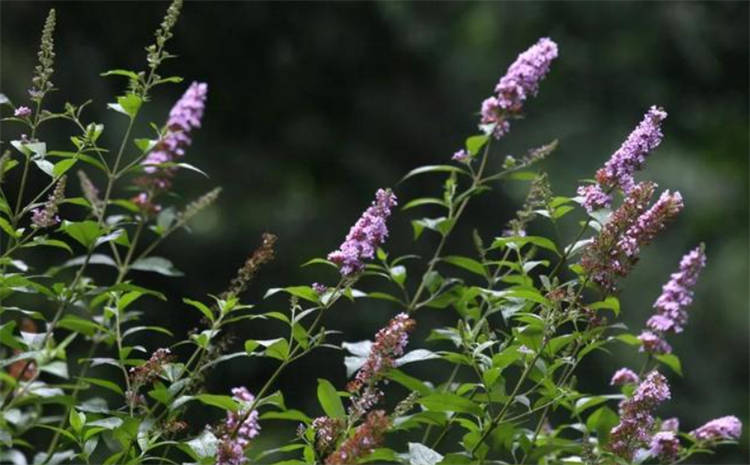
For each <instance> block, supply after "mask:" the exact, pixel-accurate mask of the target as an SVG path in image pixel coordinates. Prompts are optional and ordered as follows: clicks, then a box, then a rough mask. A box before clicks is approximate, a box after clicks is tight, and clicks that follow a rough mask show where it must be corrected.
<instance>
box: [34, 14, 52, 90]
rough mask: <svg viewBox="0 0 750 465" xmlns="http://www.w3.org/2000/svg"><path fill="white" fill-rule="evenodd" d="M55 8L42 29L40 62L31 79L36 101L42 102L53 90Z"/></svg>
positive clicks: (48, 15) (38, 53)
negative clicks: (45, 95)
mask: <svg viewBox="0 0 750 465" xmlns="http://www.w3.org/2000/svg"><path fill="white" fill-rule="evenodd" d="M54 33H55V10H54V8H53V9H51V10H49V13H48V14H47V19H46V20H45V22H44V28H43V29H42V40H41V44H40V45H39V52H37V57H38V58H39V64H38V65H36V67H35V68H34V77H33V78H32V79H31V84H32V87H31V89H29V96H31V100H33V101H35V102H41V101H42V99H43V98H44V94H46V93H47V92H49V91H50V90H52V88H53V87H54V84H52V81H50V78H51V77H52V73H54V72H55V70H54V68H53V67H54V66H55V40H54V37H53V34H54Z"/></svg>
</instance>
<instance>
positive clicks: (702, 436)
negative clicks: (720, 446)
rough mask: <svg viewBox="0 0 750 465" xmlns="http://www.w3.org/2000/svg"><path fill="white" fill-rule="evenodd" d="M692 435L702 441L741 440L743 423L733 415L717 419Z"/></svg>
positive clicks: (694, 431)
mask: <svg viewBox="0 0 750 465" xmlns="http://www.w3.org/2000/svg"><path fill="white" fill-rule="evenodd" d="M690 434H691V435H693V436H694V437H695V438H696V439H698V440H700V441H720V440H732V439H739V437H740V435H741V434H742V422H741V421H740V420H739V419H738V418H737V417H735V416H733V415H730V416H726V417H721V418H716V419H714V420H711V421H709V422H708V423H706V424H705V425H703V426H701V427H700V428H697V429H695V430H693V431H692V432H691V433H690Z"/></svg>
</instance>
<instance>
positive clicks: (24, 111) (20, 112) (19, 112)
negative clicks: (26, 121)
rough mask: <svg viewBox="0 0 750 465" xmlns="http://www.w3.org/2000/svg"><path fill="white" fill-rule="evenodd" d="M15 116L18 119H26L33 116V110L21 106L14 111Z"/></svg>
mask: <svg viewBox="0 0 750 465" xmlns="http://www.w3.org/2000/svg"><path fill="white" fill-rule="evenodd" d="M13 116H15V117H17V118H26V117H29V116H31V108H29V107H25V106H20V107H18V108H16V109H15V110H14V111H13Z"/></svg>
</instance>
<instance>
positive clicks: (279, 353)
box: [264, 339, 289, 360]
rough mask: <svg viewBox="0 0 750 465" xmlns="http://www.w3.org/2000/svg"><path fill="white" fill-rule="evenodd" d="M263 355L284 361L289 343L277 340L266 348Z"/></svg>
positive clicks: (287, 353) (284, 340)
mask: <svg viewBox="0 0 750 465" xmlns="http://www.w3.org/2000/svg"><path fill="white" fill-rule="evenodd" d="M264 354H265V355H266V356H268V357H271V358H275V359H277V360H286V358H287V357H288V356H289V343H288V342H287V341H286V339H279V340H277V341H276V342H274V343H273V344H271V345H270V346H268V347H267V348H266V351H265V352H264Z"/></svg>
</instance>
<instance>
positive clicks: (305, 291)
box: [263, 286, 320, 303]
mask: <svg viewBox="0 0 750 465" xmlns="http://www.w3.org/2000/svg"><path fill="white" fill-rule="evenodd" d="M279 292H286V293H287V294H291V295H293V296H297V297H299V298H301V299H305V300H307V301H310V302H313V303H318V302H319V301H320V300H319V298H318V294H317V293H316V292H315V291H314V290H313V288H312V287H310V286H290V287H275V288H272V289H269V290H268V291H266V293H265V295H264V296H263V298H264V299H267V298H268V297H271V296H272V295H274V294H278V293H279Z"/></svg>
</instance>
